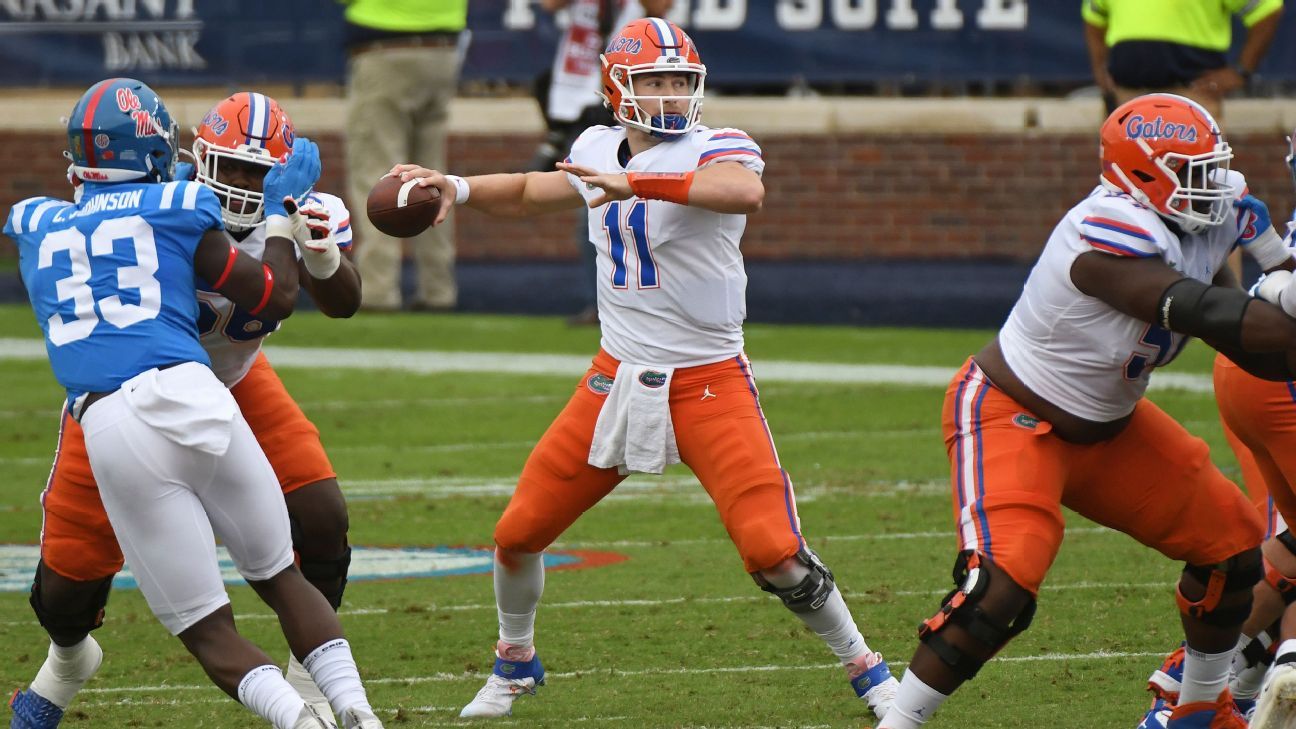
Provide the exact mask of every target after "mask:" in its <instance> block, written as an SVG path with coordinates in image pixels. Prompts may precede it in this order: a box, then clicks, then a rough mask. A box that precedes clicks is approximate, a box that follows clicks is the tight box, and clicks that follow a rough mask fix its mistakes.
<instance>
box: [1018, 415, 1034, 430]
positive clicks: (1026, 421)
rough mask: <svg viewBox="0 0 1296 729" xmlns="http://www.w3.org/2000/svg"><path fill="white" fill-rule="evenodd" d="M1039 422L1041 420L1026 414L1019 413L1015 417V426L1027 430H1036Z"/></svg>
mask: <svg viewBox="0 0 1296 729" xmlns="http://www.w3.org/2000/svg"><path fill="white" fill-rule="evenodd" d="M1039 422H1040V421H1039V418H1033V417H1031V416H1029V415H1027V414H1026V413H1017V414H1016V415H1014V416H1013V425H1016V426H1018V427H1020V428H1025V429H1026V430H1035V426H1037V425H1039Z"/></svg>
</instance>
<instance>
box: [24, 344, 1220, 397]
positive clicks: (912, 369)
mask: <svg viewBox="0 0 1296 729" xmlns="http://www.w3.org/2000/svg"><path fill="white" fill-rule="evenodd" d="M265 351H266V355H267V356H268V357H269V358H270V361H271V362H272V363H273V364H274V365H275V366H276V367H309V368H317V367H318V366H319V363H320V362H328V363H329V368H330V369H334V370H336V369H361V370H397V371H400V372H410V373H414V374H436V373H442V372H477V373H480V372H492V373H502V374H517V375H555V376H566V377H572V378H575V377H578V376H580V374H581V373H583V372H584V371H585V370H586V369H588V368H589V364H590V357H589V356H587V355H570V354H535V353H528V352H441V351H431V350H427V351H408V350H400V349H361V348H345V349H344V348H337V347H331V348H330V347H274V346H270V347H266V348H265ZM45 358H46V355H45V345H44V343H42V342H41V341H40V340H36V339H15V338H10V337H0V359H10V360H42V361H43V360H45ZM754 370H755V374H756V379H757V381H758V382H834V383H841V384H860V385H908V386H918V387H944V386H945V385H947V384H949V381H950V378H951V377H953V376H954V373H955V371H956V367H952V366H951V367H932V366H916V365H883V364H836V363H827V362H790V361H780V360H767V361H758V362H756V363H755V365H754ZM1152 387H1155V388H1174V389H1180V390H1187V391H1189V392H1203V393H1208V392H1212V391H1213V387H1212V385H1211V377H1210V375H1197V374H1185V373H1180V372H1161V373H1157V375H1156V376H1155V377H1153V378H1152Z"/></svg>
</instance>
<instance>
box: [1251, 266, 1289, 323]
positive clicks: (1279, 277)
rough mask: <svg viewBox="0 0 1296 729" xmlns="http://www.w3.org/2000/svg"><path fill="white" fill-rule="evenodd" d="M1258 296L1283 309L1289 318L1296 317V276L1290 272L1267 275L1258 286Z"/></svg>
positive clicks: (1279, 271) (1256, 290) (1275, 272)
mask: <svg viewBox="0 0 1296 729" xmlns="http://www.w3.org/2000/svg"><path fill="white" fill-rule="evenodd" d="M1255 293H1256V296H1259V297H1260V298H1262V299H1264V300H1265V301H1268V302H1269V303H1271V304H1273V305H1275V306H1279V307H1282V310H1283V311H1285V312H1287V316H1290V317H1296V276H1293V275H1292V274H1291V272H1290V271H1283V270H1278V271H1274V272H1272V273H1270V274H1267V275H1266V276H1265V277H1264V278H1263V279H1261V280H1260V283H1259V284H1257V285H1256V289H1255Z"/></svg>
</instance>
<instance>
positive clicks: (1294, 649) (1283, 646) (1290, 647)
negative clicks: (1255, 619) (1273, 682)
mask: <svg viewBox="0 0 1296 729" xmlns="http://www.w3.org/2000/svg"><path fill="white" fill-rule="evenodd" d="M1291 653H1296V639H1293V638H1288V639H1287V640H1284V641H1283V642H1281V643H1279V644H1278V652H1277V653H1274V663H1277V662H1278V659H1279V658H1282V657H1283V656H1285V655H1288V654H1291Z"/></svg>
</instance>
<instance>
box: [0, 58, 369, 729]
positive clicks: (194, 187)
mask: <svg viewBox="0 0 1296 729" xmlns="http://www.w3.org/2000/svg"><path fill="white" fill-rule="evenodd" d="M175 126H176V125H175V124H174V122H173V121H172V120H171V116H170V114H169V113H168V112H167V110H166V107H165V106H164V105H163V103H162V101H161V100H160V99H159V98H158V97H157V95H156V94H154V93H153V91H152V90H151V89H149V88H148V87H147V86H145V85H144V84H142V83H140V82H138V81H135V80H132V79H109V80H105V81H101V82H100V83H98V84H96V85H95V86H93V87H91V88H90V89H89V90H88V91H87V92H86V93H85V94H84V95H83V96H82V98H81V100H80V101H79V102H78V103H77V105H76V107H75V108H74V110H73V113H72V116H71V119H70V120H69V122H68V141H69V146H70V149H71V152H70V157H71V159H72V162H73V167H72V171H73V173H74V174H75V175H76V177H77V178H78V179H80V180H81V181H82V183H83V185H82V188H83V189H82V192H81V194H80V196H79V199H78V202H77V203H75V204H72V203H66V202H63V201H61V200H55V199H51V198H32V199H29V200H25V201H23V202H20V203H19V204H18V205H16V206H15V207H14V209H13V210H12V211H11V213H10V215H9V217H8V222H7V223H6V225H5V229H4V231H5V233H6V234H7V235H9V236H10V237H12V238H14V239H15V240H16V241H17V243H18V249H19V263H20V269H21V273H22V276H23V279H24V281H25V283H26V285H27V288H28V293H29V296H30V298H31V302H32V306H33V308H34V309H35V311H36V316H37V319H38V321H39V322H40V324H41V326H42V328H43V329H44V331H45V336H46V343H47V349H48V353H49V357H50V361H51V364H52V366H53V368H54V372H55V376H56V378H57V379H58V380H59V382H60V384H62V385H63V386H64V387H66V388H67V390H68V401H67V409H68V412H69V414H70V416H71V418H72V419H73V420H76V421H77V422H78V423H79V424H80V425H81V427H82V428H83V431H84V441H85V447H86V452H87V455H88V458H89V463H90V465H91V467H92V468H93V471H94V476H95V478H96V480H97V481H98V486H99V490H100V495H101V497H102V507H103V508H104V509H105V510H106V512H107V514H108V517H109V520H110V522H111V528H112V530H113V531H114V532H115V533H116V536H117V541H118V542H119V543H120V546H121V551H122V552H124V553H125V555H126V560H127V561H128V562H129V563H130V565H131V567H132V569H133V571H134V572H135V575H136V577H137V579H138V581H139V583H140V589H141V591H142V592H143V593H144V596H145V598H146V599H147V601H148V603H149V607H150V608H151V609H152V610H153V612H154V614H155V615H157V616H158V618H159V620H161V621H162V623H163V624H164V625H165V626H166V627H167V628H168V629H169V630H170V631H171V632H172V633H173V634H175V635H177V636H178V637H179V638H180V639H181V641H182V642H183V643H184V645H185V647H186V648H187V649H188V650H189V651H190V652H191V653H193V655H194V656H195V657H196V658H197V659H198V660H199V662H200V663H201V664H202V666H203V668H204V670H206V671H207V673H208V675H209V676H210V677H211V678H212V680H213V682H215V683H216V684H217V685H218V686H219V687H220V688H221V689H223V690H224V691H225V692H226V693H228V694H229V695H230V696H232V697H235V698H237V699H238V700H239V701H241V702H242V703H244V704H245V705H246V706H248V708H250V709H252V710H253V711H255V712H256V713H258V714H259V715H261V716H262V717H264V718H265V719H267V720H269V721H270V722H271V723H272V724H273V725H274V726H275V727H277V728H278V729H304V728H306V727H315V728H317V729H318V728H319V727H331V726H333V724H332V722H331V721H327V720H325V719H323V718H321V717H319V716H318V715H317V714H316V713H315V712H314V711H313V710H312V709H311V708H310V707H309V706H308V705H307V704H306V703H305V702H304V701H303V699H302V698H301V697H300V696H299V695H298V694H297V692H296V691H295V690H294V689H293V688H292V686H290V685H289V684H288V683H287V681H285V680H284V678H283V676H282V675H281V674H280V672H279V669H278V667H277V666H275V665H274V664H273V663H272V662H271V661H270V659H269V658H268V657H267V656H266V655H265V654H264V653H263V652H262V651H261V650H260V649H259V648H257V647H256V646H254V645H253V644H252V643H250V642H248V641H247V640H245V639H243V638H242V637H241V636H239V635H238V633H237V632H236V631H235V628H234V619H233V613H232V611H231V610H230V607H229V598H228V596H227V595H226V593H225V590H224V586H223V584H222V582H221V576H220V570H219V568H218V565H217V562H216V553H215V542H214V537H219V538H220V539H221V541H222V542H223V543H224V544H225V545H226V546H227V548H228V549H229V551H230V554H231V556H232V557H233V559H234V562H235V564H236V565H237V567H238V569H239V571H240V573H241V574H242V575H243V576H244V578H246V579H247V580H248V582H249V583H250V584H251V585H252V586H253V588H254V589H255V590H256V592H257V594H258V595H259V596H260V597H261V598H262V599H263V600H265V602H266V603H267V604H268V605H270V606H271V608H273V609H274V610H275V612H276V613H277V614H278V615H279V617H280V624H281V626H282V629H283V631H284V635H285V637H286V638H287V641H288V644H289V647H290V648H291V649H292V651H293V653H294V655H295V656H297V657H298V658H299V659H300V660H301V663H302V665H304V666H305V667H306V669H307V670H308V671H309V672H310V675H311V676H312V678H313V679H314V681H315V683H316V684H318V686H319V687H320V688H321V689H322V690H323V692H324V693H325V694H326V695H327V696H328V697H329V699H330V701H331V703H332V706H333V707H334V708H335V709H336V710H337V711H338V713H339V714H340V715H341V716H342V717H343V723H344V725H345V726H346V727H348V728H350V727H363V728H364V729H370V728H373V729H377V728H378V727H381V723H380V722H379V721H378V720H377V719H376V717H374V715H373V712H372V709H371V707H370V706H369V703H368V699H367V697H366V695H365V691H364V688H363V686H361V683H360V678H359V674H358V672H357V670H356V666H355V662H354V660H353V659H352V657H351V651H350V647H349V645H348V644H347V641H346V640H345V638H343V634H342V629H341V625H340V624H339V623H338V620H337V616H336V615H335V614H334V612H333V611H332V610H331V609H330V607H329V604H328V601H327V600H326V599H325V598H324V597H323V596H322V595H321V594H320V592H319V591H318V590H316V589H315V588H313V587H312V586H311V584H310V583H309V582H307V581H306V580H305V579H304V578H303V577H302V574H301V573H300V572H299V571H298V570H297V568H296V567H295V566H294V565H293V556H292V550H291V537H290V527H289V520H288V514H287V510H286V508H285V506H284V499H283V497H282V494H281V492H280V490H279V488H278V485H277V480H276V478H275V474H274V471H273V470H272V468H271V466H270V464H269V463H268V462H267V460H266V458H265V455H264V454H263V453H262V451H261V449H260V448H259V447H258V446H257V442H256V440H255V438H254V437H253V435H252V433H251V431H250V430H249V428H248V426H247V423H246V421H245V420H244V418H243V416H242V415H241V413H240V412H239V409H238V406H237V404H236V403H235V401H234V398H233V396H231V394H230V392H229V390H228V389H226V387H225V386H224V385H223V384H222V383H221V381H220V380H219V379H217V377H216V376H215V375H214V374H213V372H212V370H211V368H210V359H209V357H208V355H207V353H206V352H205V351H204V350H203V348H202V347H201V345H200V343H199V340H198V319H199V306H198V300H197V291H196V289H195V283H194V281H195V275H197V276H198V277H201V278H202V279H203V280H206V281H210V282H212V286H211V288H212V291H214V292H217V293H219V294H221V295H223V296H225V297H227V298H228V299H229V301H231V302H233V303H234V304H235V305H237V306H239V307H242V308H244V309H245V310H246V311H247V312H248V313H249V314H250V315H252V316H254V317H261V318H262V319H261V320H262V321H265V322H274V321H277V320H279V319H282V318H284V317H286V316H288V315H289V314H290V313H291V312H292V307H293V302H294V300H295V298H296V293H297V288H298V275H297V274H298V271H297V267H298V262H297V247H298V245H300V246H302V247H303V248H305V246H306V242H307V240H308V239H309V238H310V235H309V231H308V229H307V225H306V222H305V220H304V219H303V218H302V216H300V215H298V214H297V211H296V207H297V206H296V204H295V202H294V198H296V197H300V196H302V195H303V194H304V193H305V192H306V191H307V190H309V188H310V187H311V186H312V185H313V184H314V182H315V180H316V178H317V177H318V175H319V156H318V151H317V150H316V149H315V146H314V144H313V143H311V142H310V141H309V140H306V139H304V138H298V139H296V140H294V142H293V154H292V155H291V156H290V157H288V159H287V161H286V162H284V163H280V164H275V165H274V166H273V167H272V168H271V169H270V171H269V172H268V173H267V174H266V175H265V180H264V189H265V208H266V212H267V221H266V233H265V240H264V250H263V251H262V254H261V260H257V259H256V258H255V257H253V256H250V255H248V254H247V253H245V252H242V251H240V250H239V248H238V247H237V246H235V245H234V244H232V243H231V242H230V240H229V239H228V238H227V237H226V236H225V235H224V233H223V232H222V212H221V210H222V208H221V205H220V203H219V201H218V200H217V197H216V195H215V194H214V193H213V192H212V190H211V189H210V188H208V187H206V186H204V185H202V184H200V183H197V182H188V181H173V180H172V177H173V172H174V165H175V153H176V149H175V144H176V139H177V134H176V128H175ZM290 210H291V212H290ZM295 241H302V243H299V244H296V245H295ZM307 250H308V251H309V249H307ZM314 253H315V252H314V251H310V252H309V253H307V252H305V251H304V252H303V254H302V255H303V256H305V257H307V258H308V259H309V257H310V256H311V255H313V254H314ZM335 254H336V252H335ZM96 506H97V504H96ZM47 526H49V525H47ZM110 544H111V542H110ZM98 556H99V555H91V557H92V558H94V557H98ZM118 564H120V563H119V562H118ZM48 574H49V573H46V572H42V573H41V575H40V576H39V577H38V579H40V580H41V581H42V582H43V581H44V579H43V578H44V577H46V576H47V575H48ZM108 574H109V575H111V570H110V571H109V572H108ZM65 582H71V581H65ZM107 586H108V583H107V582H106V581H105V582H103V583H102V584H101V585H100V589H102V590H103V591H105V592H106V590H107ZM45 597H46V593H45V592H44V590H43V589H42V588H41V587H39V586H38V587H37V588H36V589H35V590H34V591H33V598H34V599H33V607H34V608H35V610H36V612H37V614H38V615H39V616H40V617H41V621H42V623H43V624H45V625H46V627H47V629H48V630H50V633H51V636H52V637H53V638H54V642H53V644H52V645H51V650H50V654H51V660H49V661H47V663H46V666H45V667H43V668H42V672H41V674H42V675H40V676H38V677H37V681H36V683H35V684H34V686H37V687H39V688H42V689H45V690H48V691H49V693H50V694H58V693H59V692H65V691H67V689H68V688H71V689H72V691H70V692H67V694H66V695H65V696H63V697H56V698H55V699H51V698H50V696H49V695H47V694H45V693H44V692H43V691H42V692H41V693H40V696H43V697H44V698H45V699H46V700H45V701H41V700H38V699H39V697H38V695H37V694H34V693H33V692H31V691H28V692H25V693H24V694H22V695H20V696H19V697H17V698H16V700H15V709H16V712H15V716H14V721H13V726H19V727H27V726H37V727H41V726H49V725H53V724H57V720H58V715H59V714H61V711H60V710H59V709H58V701H57V698H68V699H70V694H71V693H72V692H74V691H75V689H76V688H77V687H79V681H80V680H83V679H84V677H88V676H89V675H90V674H92V673H93V672H94V670H95V668H97V666H98V663H99V661H100V658H101V655H102V653H101V651H100V650H99V648H98V646H97V645H95V644H94V642H93V640H91V639H90V638H89V637H88V636H85V634H86V633H87V632H88V630H89V629H91V628H92V627H95V626H96V625H97V623H98V621H99V611H100V610H101V608H102V602H100V603H98V604H96V605H95V606H94V607H93V608H91V610H90V611H87V612H66V613H55V612H51V611H49V610H48V609H47V605H48V603H47V602H46V601H45V599H44V598H45ZM56 604H61V603H57V602H56ZM82 604H84V603H82ZM76 634H81V635H83V636H85V637H83V638H82V639H81V640H79V641H77V642H66V641H63V640H60V638H61V637H63V636H67V635H76ZM51 718H52V722H51V721H50V719H51Z"/></svg>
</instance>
